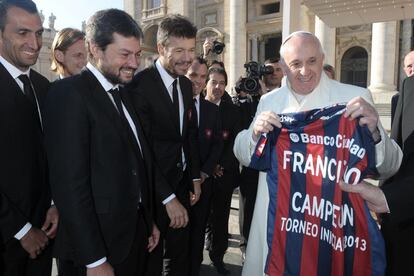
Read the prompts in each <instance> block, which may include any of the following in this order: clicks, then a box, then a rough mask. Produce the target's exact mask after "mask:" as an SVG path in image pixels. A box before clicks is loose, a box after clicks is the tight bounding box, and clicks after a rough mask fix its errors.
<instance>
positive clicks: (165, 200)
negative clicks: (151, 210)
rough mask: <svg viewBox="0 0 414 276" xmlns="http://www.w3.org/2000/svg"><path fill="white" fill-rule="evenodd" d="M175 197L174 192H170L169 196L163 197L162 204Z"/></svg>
mask: <svg viewBox="0 0 414 276" xmlns="http://www.w3.org/2000/svg"><path fill="white" fill-rule="evenodd" d="M174 198H175V194H171V195H170V196H169V197H167V198H166V199H164V200H163V201H162V204H164V205H165V204H167V203H168V202H170V201H171V200H173V199H174Z"/></svg>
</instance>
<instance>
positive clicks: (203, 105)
mask: <svg viewBox="0 0 414 276" xmlns="http://www.w3.org/2000/svg"><path fill="white" fill-rule="evenodd" d="M207 71H208V69H207V63H206V61H205V60H204V59H203V58H200V57H197V58H196V59H194V61H193V63H192V64H191V67H190V68H189V69H188V71H187V75H186V76H187V78H189V79H190V80H191V82H192V84H193V98H194V105H195V108H196V111H195V112H197V123H198V142H199V149H200V166H201V178H202V179H203V184H202V185H201V196H200V199H199V201H198V202H197V204H193V206H192V207H191V210H190V252H191V273H190V275H192V276H196V275H199V273H200V265H201V263H202V261H203V248H204V234H205V231H206V224H207V219H208V216H209V214H210V209H211V208H210V206H211V199H212V196H213V183H212V178H213V177H212V176H213V172H214V169H215V167H216V165H217V164H218V160H219V158H220V155H221V151H222V140H221V138H220V134H221V130H220V128H221V127H220V118H219V110H218V107H217V106H216V105H215V104H213V103H210V102H209V101H206V100H205V99H203V98H202V97H200V93H201V91H202V90H204V88H205V87H206V80H207ZM192 200H193V199H192Z"/></svg>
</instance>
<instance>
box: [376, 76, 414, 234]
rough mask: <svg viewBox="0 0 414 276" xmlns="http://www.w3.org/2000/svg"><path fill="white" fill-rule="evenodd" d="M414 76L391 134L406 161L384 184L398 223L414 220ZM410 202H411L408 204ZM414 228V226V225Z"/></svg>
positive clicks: (408, 82)
mask: <svg viewBox="0 0 414 276" xmlns="http://www.w3.org/2000/svg"><path fill="white" fill-rule="evenodd" d="M413 118H414V77H409V78H406V79H405V80H404V81H403V84H402V92H401V95H400V97H399V99H398V103H397V108H396V111H395V118H394V122H393V124H392V129H391V137H392V138H393V139H394V140H396V141H397V143H398V145H400V147H401V149H402V150H403V160H402V163H401V167H400V169H399V171H398V172H397V174H396V175H394V176H393V177H392V178H391V179H390V180H388V181H387V182H386V183H385V184H384V185H383V190H384V192H385V194H386V196H387V202H388V205H389V207H390V210H391V217H392V218H393V220H394V221H395V222H396V223H400V222H403V221H405V220H407V219H412V220H413V222H414V204H412V200H413V197H414V185H413V183H414V171H413V168H414V120H413ZM406 204H407V205H406ZM413 227H414V225H413ZM413 229H414V228H413Z"/></svg>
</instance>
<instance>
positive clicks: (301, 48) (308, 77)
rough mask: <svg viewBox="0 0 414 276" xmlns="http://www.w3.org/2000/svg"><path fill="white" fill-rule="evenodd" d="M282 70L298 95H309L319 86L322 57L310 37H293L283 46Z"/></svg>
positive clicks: (315, 43)
mask: <svg viewBox="0 0 414 276" xmlns="http://www.w3.org/2000/svg"><path fill="white" fill-rule="evenodd" d="M284 47H285V48H284V49H285V51H284V57H283V59H284V62H282V67H283V70H284V71H285V74H286V77H287V78H288V80H289V83H290V84H291V88H292V89H293V91H295V92H296V93H298V94H302V95H306V94H309V93H311V92H312V91H313V90H314V89H315V87H316V86H317V85H318V84H319V81H320V79H321V74H322V68H323V60H324V55H323V53H322V52H321V51H320V48H319V46H318V44H317V42H316V41H315V40H314V39H312V38H311V37H300V36H294V37H292V38H291V39H290V40H288V41H287V42H286V43H285V45H284Z"/></svg>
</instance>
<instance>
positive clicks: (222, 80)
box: [206, 67, 242, 274]
mask: <svg viewBox="0 0 414 276" xmlns="http://www.w3.org/2000/svg"><path fill="white" fill-rule="evenodd" d="M226 85H227V74H226V71H224V69H222V68H214V67H213V68H210V69H209V71H208V74H207V86H206V100H207V101H209V102H211V103H213V104H216V105H217V106H218V107H219V113H220V120H221V135H220V136H221V139H222V141H223V150H222V153H221V155H220V158H219V161H218V164H217V165H216V167H215V169H214V171H213V178H214V179H213V189H214V193H213V199H212V212H211V218H210V223H211V244H210V248H209V251H210V252H209V255H210V259H211V261H212V262H213V264H214V266H215V267H216V269H217V271H218V272H219V273H220V274H229V271H228V270H227V269H226V268H225V266H224V263H223V257H224V253H226V250H227V247H228V220H229V215H230V205H231V197H232V194H233V189H234V188H235V187H236V186H237V185H238V181H239V162H238V161H237V159H236V157H235V156H234V153H233V145H234V139H235V138H236V135H237V134H238V133H239V131H240V130H241V129H242V126H241V122H242V121H241V116H240V111H239V109H238V107H237V106H235V105H233V104H232V103H230V102H228V101H223V100H222V97H223V95H224V93H225V88H226Z"/></svg>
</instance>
